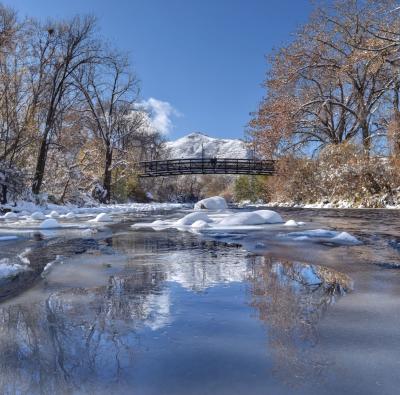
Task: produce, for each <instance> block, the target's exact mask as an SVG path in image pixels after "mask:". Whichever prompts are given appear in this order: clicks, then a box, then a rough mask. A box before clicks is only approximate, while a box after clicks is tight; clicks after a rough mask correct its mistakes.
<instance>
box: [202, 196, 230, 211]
mask: <svg viewBox="0 0 400 395" xmlns="http://www.w3.org/2000/svg"><path fill="white" fill-rule="evenodd" d="M227 208H228V205H227V204H226V200H225V199H224V198H223V197H221V196H213V197H209V198H207V199H203V200H199V201H198V202H197V203H196V204H195V205H194V209H195V210H226V209H227Z"/></svg>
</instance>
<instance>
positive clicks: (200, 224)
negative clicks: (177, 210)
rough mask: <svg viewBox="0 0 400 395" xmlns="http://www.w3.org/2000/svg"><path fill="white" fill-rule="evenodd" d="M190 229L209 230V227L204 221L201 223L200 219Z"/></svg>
mask: <svg viewBox="0 0 400 395" xmlns="http://www.w3.org/2000/svg"><path fill="white" fill-rule="evenodd" d="M191 227H192V228H194V229H205V228H209V227H210V225H209V224H208V223H207V222H206V221H203V220H202V219H198V220H197V221H195V222H193V223H192V225H191Z"/></svg>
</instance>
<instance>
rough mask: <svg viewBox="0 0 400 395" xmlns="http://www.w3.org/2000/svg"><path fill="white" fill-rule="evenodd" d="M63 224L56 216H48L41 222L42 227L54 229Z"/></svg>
mask: <svg viewBox="0 0 400 395" xmlns="http://www.w3.org/2000/svg"><path fill="white" fill-rule="evenodd" d="M60 227H61V225H60V224H59V223H58V221H57V220H56V219H55V218H48V219H46V220H44V221H43V222H42V223H41V224H40V229H53V228H60Z"/></svg>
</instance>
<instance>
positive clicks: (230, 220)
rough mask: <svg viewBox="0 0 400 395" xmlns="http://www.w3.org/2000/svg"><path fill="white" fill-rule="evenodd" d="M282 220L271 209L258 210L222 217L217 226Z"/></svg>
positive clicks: (272, 222) (273, 222) (259, 223)
mask: <svg viewBox="0 0 400 395" xmlns="http://www.w3.org/2000/svg"><path fill="white" fill-rule="evenodd" d="M281 222H283V220H282V217H281V216H280V215H279V214H278V213H276V212H275V211H271V210H258V211H251V212H245V213H235V214H232V215H230V216H229V217H226V218H223V219H222V220H221V221H220V222H219V223H218V226H242V225H262V224H276V223H281Z"/></svg>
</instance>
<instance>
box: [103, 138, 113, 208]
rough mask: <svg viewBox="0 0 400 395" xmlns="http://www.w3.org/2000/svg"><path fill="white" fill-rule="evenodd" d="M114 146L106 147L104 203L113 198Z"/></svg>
mask: <svg viewBox="0 0 400 395" xmlns="http://www.w3.org/2000/svg"><path fill="white" fill-rule="evenodd" d="M112 155H113V151H112V148H110V147H109V146H107V148H106V163H105V168H104V177H103V188H104V197H103V196H102V203H109V202H110V198H111V164H112Z"/></svg>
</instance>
